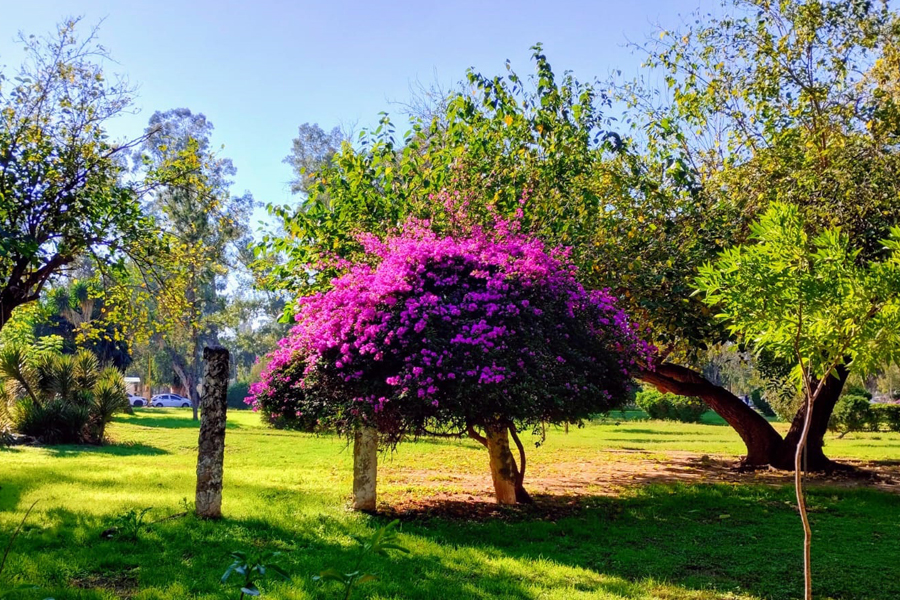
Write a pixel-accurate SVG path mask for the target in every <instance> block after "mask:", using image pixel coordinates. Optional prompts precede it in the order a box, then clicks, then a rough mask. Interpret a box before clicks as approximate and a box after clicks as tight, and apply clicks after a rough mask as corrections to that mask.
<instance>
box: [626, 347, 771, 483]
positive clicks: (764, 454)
mask: <svg viewBox="0 0 900 600" xmlns="http://www.w3.org/2000/svg"><path fill="white" fill-rule="evenodd" d="M638 378H639V379H641V380H642V381H644V382H646V383H649V384H651V385H653V386H655V387H656V388H657V389H658V390H659V391H661V392H667V393H670V394H676V395H679V396H696V397H698V398H700V399H701V400H703V401H704V402H706V404H707V405H708V406H709V407H710V408H711V409H712V410H714V411H715V412H716V413H717V414H718V415H719V416H720V417H722V418H723V419H725V421H726V422H727V423H728V424H729V425H731V427H733V428H734V430H735V431H737V433H738V435H740V436H741V439H742V440H743V441H744V444H745V445H746V447H747V456H746V457H745V458H744V460H743V463H744V465H746V466H763V465H768V464H772V461H773V460H774V459H775V458H776V457H777V456H778V451H779V449H780V448H781V445H782V439H781V436H780V435H779V434H778V432H777V431H775V428H774V427H772V425H771V424H770V423H769V422H768V421H766V419H765V418H764V417H763V416H762V415H760V414H759V413H758V412H756V411H755V410H753V409H752V408H750V407H749V406H747V405H746V404H744V403H743V402H742V401H741V399H740V398H738V397H737V396H735V395H734V394H732V393H731V392H729V391H728V390H726V389H725V388H723V387H720V386H717V385H714V384H713V383H711V382H710V381H709V380H707V379H706V378H704V377H703V376H702V375H700V374H699V373H697V372H695V371H693V370H691V369H689V368H687V367H682V366H680V365H675V364H672V363H663V364H661V365H657V366H656V368H655V369H654V370H652V371H651V370H645V371H641V372H640V373H639V374H638Z"/></svg>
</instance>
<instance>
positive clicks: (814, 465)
mask: <svg viewBox="0 0 900 600" xmlns="http://www.w3.org/2000/svg"><path fill="white" fill-rule="evenodd" d="M848 375H849V372H848V370H847V368H846V367H845V366H843V365H841V366H839V367H837V368H835V371H834V376H833V377H829V378H828V380H827V381H826V382H825V385H824V386H823V387H822V391H821V392H819V395H818V396H817V397H816V409H815V411H813V413H812V420H811V421H810V424H809V433H808V436H807V441H806V452H805V457H804V463H805V464H804V466H805V469H806V470H808V471H830V470H833V469H835V468H838V467H839V465H838V464H837V463H835V462H834V461H832V460H831V459H829V458H828V457H827V456H825V449H824V446H825V433H826V432H827V431H828V421H829V420H830V419H831V413H832V412H834V407H835V405H836V404H837V401H838V400H839V399H840V397H841V392H843V390H844V384H845V383H847V376H848ZM811 385H812V387H813V388H815V386H816V385H818V382H812V384H811ZM806 410H807V403H805V402H804V403H803V406H801V408H800V410H799V411H797V414H796V415H795V416H794V420H793V421H792V422H791V428H790V430H788V432H787V435H785V436H784V442H783V443H782V445H781V448H780V450H779V452H778V454H777V455H776V456H775V457H774V458H773V460H772V466H773V467H775V468H777V469H792V468H794V455H795V453H796V451H797V443H798V442H799V441H800V438H801V436H802V433H803V424H804V421H805V420H806Z"/></svg>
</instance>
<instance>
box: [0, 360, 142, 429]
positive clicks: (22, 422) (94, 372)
mask: <svg viewBox="0 0 900 600" xmlns="http://www.w3.org/2000/svg"><path fill="white" fill-rule="evenodd" d="M0 387H2V388H3V397H2V400H3V404H4V406H5V408H4V413H5V414H6V415H7V419H8V421H9V423H10V424H11V426H12V428H13V429H15V430H16V431H18V432H19V433H22V434H25V435H30V436H32V437H35V438H37V439H39V440H40V441H41V442H43V443H46V444H78V443H95V444H99V443H102V442H103V439H104V437H105V434H106V425H107V424H108V423H109V422H110V421H111V420H112V418H113V416H114V415H115V414H116V413H117V412H119V411H123V410H125V409H126V408H127V406H128V399H127V396H126V393H125V381H124V379H123V378H122V374H121V373H120V372H119V371H118V370H116V369H115V368H112V367H102V366H101V365H100V363H99V361H98V360H97V357H96V356H94V355H93V354H92V353H91V352H88V351H86V350H81V351H79V352H78V353H76V354H60V353H51V354H40V355H34V354H29V353H28V352H27V351H26V350H25V349H24V348H22V347H21V346H9V347H6V348H3V349H2V350H0Z"/></svg>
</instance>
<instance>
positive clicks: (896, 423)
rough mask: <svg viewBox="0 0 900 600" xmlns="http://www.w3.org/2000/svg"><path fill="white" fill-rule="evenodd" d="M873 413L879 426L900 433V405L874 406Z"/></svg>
mask: <svg viewBox="0 0 900 600" xmlns="http://www.w3.org/2000/svg"><path fill="white" fill-rule="evenodd" d="M872 412H873V413H874V414H875V418H876V420H877V421H878V423H879V424H884V425H885V426H887V428H888V429H889V430H890V431H895V432H900V404H873V405H872Z"/></svg>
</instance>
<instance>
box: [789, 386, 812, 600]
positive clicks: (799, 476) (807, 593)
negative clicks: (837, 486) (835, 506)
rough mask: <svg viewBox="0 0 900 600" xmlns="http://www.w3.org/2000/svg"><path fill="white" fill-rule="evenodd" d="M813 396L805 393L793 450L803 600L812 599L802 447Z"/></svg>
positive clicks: (810, 422)
mask: <svg viewBox="0 0 900 600" xmlns="http://www.w3.org/2000/svg"><path fill="white" fill-rule="evenodd" d="M812 405H813V398H810V397H809V396H808V395H807V401H806V404H805V405H804V408H805V409H806V410H805V411H804V412H805V418H804V419H803V428H802V429H801V430H800V438H799V439H798V441H797V448H796V449H795V450H794V493H795V494H796V496H797V510H798V511H799V513H800V520H801V521H802V522H803V589H804V594H803V597H804V598H805V600H812V571H811V567H812V555H811V549H812V528H811V527H810V526H809V515H808V514H807V513H806V497H805V496H804V494H803V449H804V448H805V447H806V441H807V439H808V436H809V430H810V426H811V424H812V417H813V415H814V414H815V413H813V412H812V407H813V406H812Z"/></svg>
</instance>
